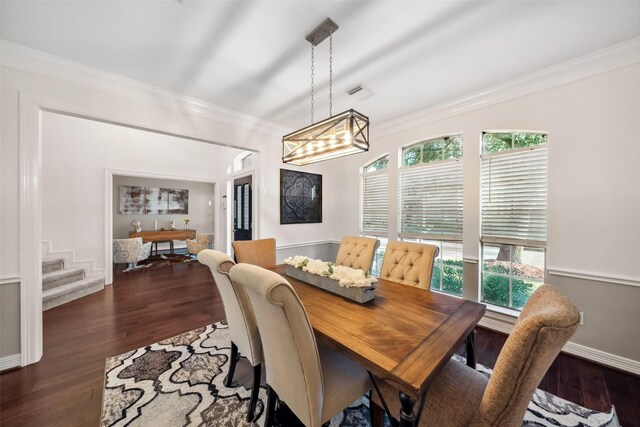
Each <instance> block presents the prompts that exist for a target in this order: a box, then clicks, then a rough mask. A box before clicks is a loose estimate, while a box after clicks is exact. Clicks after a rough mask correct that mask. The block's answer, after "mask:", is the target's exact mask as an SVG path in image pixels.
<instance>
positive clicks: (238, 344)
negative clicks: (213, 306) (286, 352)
mask: <svg viewBox="0 0 640 427" xmlns="http://www.w3.org/2000/svg"><path fill="white" fill-rule="evenodd" d="M198 261H200V263H201V264H204V265H206V266H207V267H209V269H210V270H211V274H212V275H213V279H214V280H215V282H216V285H218V290H219V291H220V296H221V297H222V305H223V306H224V312H225V315H226V317H227V323H228V324H229V335H230V336H231V356H230V359H229V374H228V375H227V377H226V378H225V383H224V385H225V386H227V387H231V383H232V382H233V375H234V373H235V369H236V363H237V362H238V359H239V354H242V355H244V356H245V357H246V358H247V359H248V360H249V363H250V364H251V366H253V388H252V389H251V399H250V400H249V410H248V412H247V422H252V421H253V418H254V413H255V410H256V403H257V402H258V393H259V392H260V375H261V374H262V372H261V371H262V368H261V366H262V365H261V364H262V342H261V340H260V333H259V332H258V325H257V323H256V317H255V315H254V314H253V308H252V307H251V303H250V302H249V298H248V297H247V294H246V292H245V290H244V288H242V287H241V286H238V285H235V284H233V283H232V282H231V279H230V278H229V270H230V269H231V268H232V267H233V266H234V265H235V262H233V260H232V259H231V257H230V256H229V255H227V254H225V253H222V252H220V251H215V250H211V249H204V250H202V251H200V253H199V254H198Z"/></svg>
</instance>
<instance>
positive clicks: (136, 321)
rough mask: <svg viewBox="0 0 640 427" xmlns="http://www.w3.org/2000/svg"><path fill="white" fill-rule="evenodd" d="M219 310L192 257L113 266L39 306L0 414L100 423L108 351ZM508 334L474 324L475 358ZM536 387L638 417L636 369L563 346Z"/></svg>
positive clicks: (18, 420)
mask: <svg viewBox="0 0 640 427" xmlns="http://www.w3.org/2000/svg"><path fill="white" fill-rule="evenodd" d="M223 318H224V311H223V308H222V303H221V301H220V296H219V294H218V291H217V289H216V287H215V286H213V285H212V279H211V273H210V272H209V270H208V269H207V268H205V267H202V266H201V265H200V264H198V263H191V264H174V265H170V266H165V267H162V268H158V269H154V270H141V271H136V272H131V273H122V272H121V271H120V270H119V271H118V272H117V273H116V275H115V280H114V285H113V286H108V287H107V288H106V289H105V290H104V291H101V292H98V293H95V294H93V295H90V296H87V297H85V298H82V299H80V300H76V301H73V302H70V303H68V304H64V305H62V306H60V307H56V308H53V309H51V310H48V311H46V312H44V355H43V357H42V360H41V361H40V362H39V363H37V364H35V365H30V366H27V367H25V368H22V369H16V370H13V371H9V372H5V373H3V374H2V375H0V424H1V425H3V426H96V425H98V424H99V421H100V409H101V401H102V386H103V374H104V362H105V358H106V357H108V356H113V355H116V354H120V353H123V352H125V351H128V350H132V349H135V348H138V347H141V346H144V345H146V344H151V343H154V342H157V341H159V340H162V339H164V338H168V337H171V336H174V335H177V334H179V333H181V332H185V331H188V330H191V329H194V328H197V327H200V326H203V325H206V324H209V323H212V322H216V321H219V320H222V319H223ZM505 339H506V337H505V336H503V335H501V334H498V333H495V332H491V331H488V330H485V329H480V330H479V333H478V340H477V349H478V362H479V363H482V364H484V365H486V366H490V367H492V366H493V365H494V363H495V360H496V358H497V356H498V353H499V351H500V348H501V347H502V345H503V344H504V341H505ZM238 368H239V374H240V378H242V376H244V375H243V374H242V372H243V371H244V370H245V369H243V368H242V364H240V365H239V366H238ZM246 368H247V369H246V376H247V377H249V376H250V370H249V369H248V365H247V367H246ZM240 378H239V380H240ZM247 381H249V380H248V379H247ZM243 382H244V381H243ZM540 388H542V389H544V390H546V391H549V392H551V393H553V394H555V395H557V396H560V397H563V398H565V399H569V400H571V401H573V402H576V403H578V404H581V405H583V406H587V407H589V408H592V409H596V410H601V411H605V410H608V409H609V408H610V405H611V403H613V404H614V405H615V406H616V409H617V411H618V415H619V418H620V422H621V424H622V425H623V426H625V427H631V426H640V422H639V420H640V393H638V390H640V378H638V377H635V376H632V375H628V374H624V373H621V372H618V371H615V370H612V369H608V368H605V367H602V366H599V365H596V364H593V363H590V362H587V361H583V360H580V359H577V358H575V357H571V356H567V355H560V356H559V357H558V359H557V360H556V361H555V363H554V364H553V365H552V366H551V369H550V370H549V372H548V373H547V375H546V376H545V378H544V380H543V381H542V383H541V384H540Z"/></svg>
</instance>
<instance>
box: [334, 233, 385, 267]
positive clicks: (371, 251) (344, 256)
mask: <svg viewBox="0 0 640 427" xmlns="http://www.w3.org/2000/svg"><path fill="white" fill-rule="evenodd" d="M378 246H380V240H378V239H374V238H371V237H358V236H347V237H344V238H343V239H342V242H340V248H339V249H338V255H337V256H336V265H344V266H345V267H351V268H359V269H361V270H364V271H371V264H373V257H374V255H375V254H376V249H378Z"/></svg>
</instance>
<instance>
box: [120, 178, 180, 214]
mask: <svg viewBox="0 0 640 427" xmlns="http://www.w3.org/2000/svg"><path fill="white" fill-rule="evenodd" d="M188 213H189V190H187V189H181V188H157V187H134V186H127V185H121V186H120V214H122V215H140V214H147V215H166V214H182V215H185V214H188Z"/></svg>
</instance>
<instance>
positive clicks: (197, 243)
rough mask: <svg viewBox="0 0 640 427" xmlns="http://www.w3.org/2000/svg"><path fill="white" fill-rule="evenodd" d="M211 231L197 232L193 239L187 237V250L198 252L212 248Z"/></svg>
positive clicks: (191, 252)
mask: <svg viewBox="0 0 640 427" xmlns="http://www.w3.org/2000/svg"><path fill="white" fill-rule="evenodd" d="M213 236H214V234H213V233H199V234H198V235H197V236H196V238H195V239H187V240H186V241H187V251H188V252H189V253H190V254H198V253H200V251H202V250H205V249H213Z"/></svg>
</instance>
